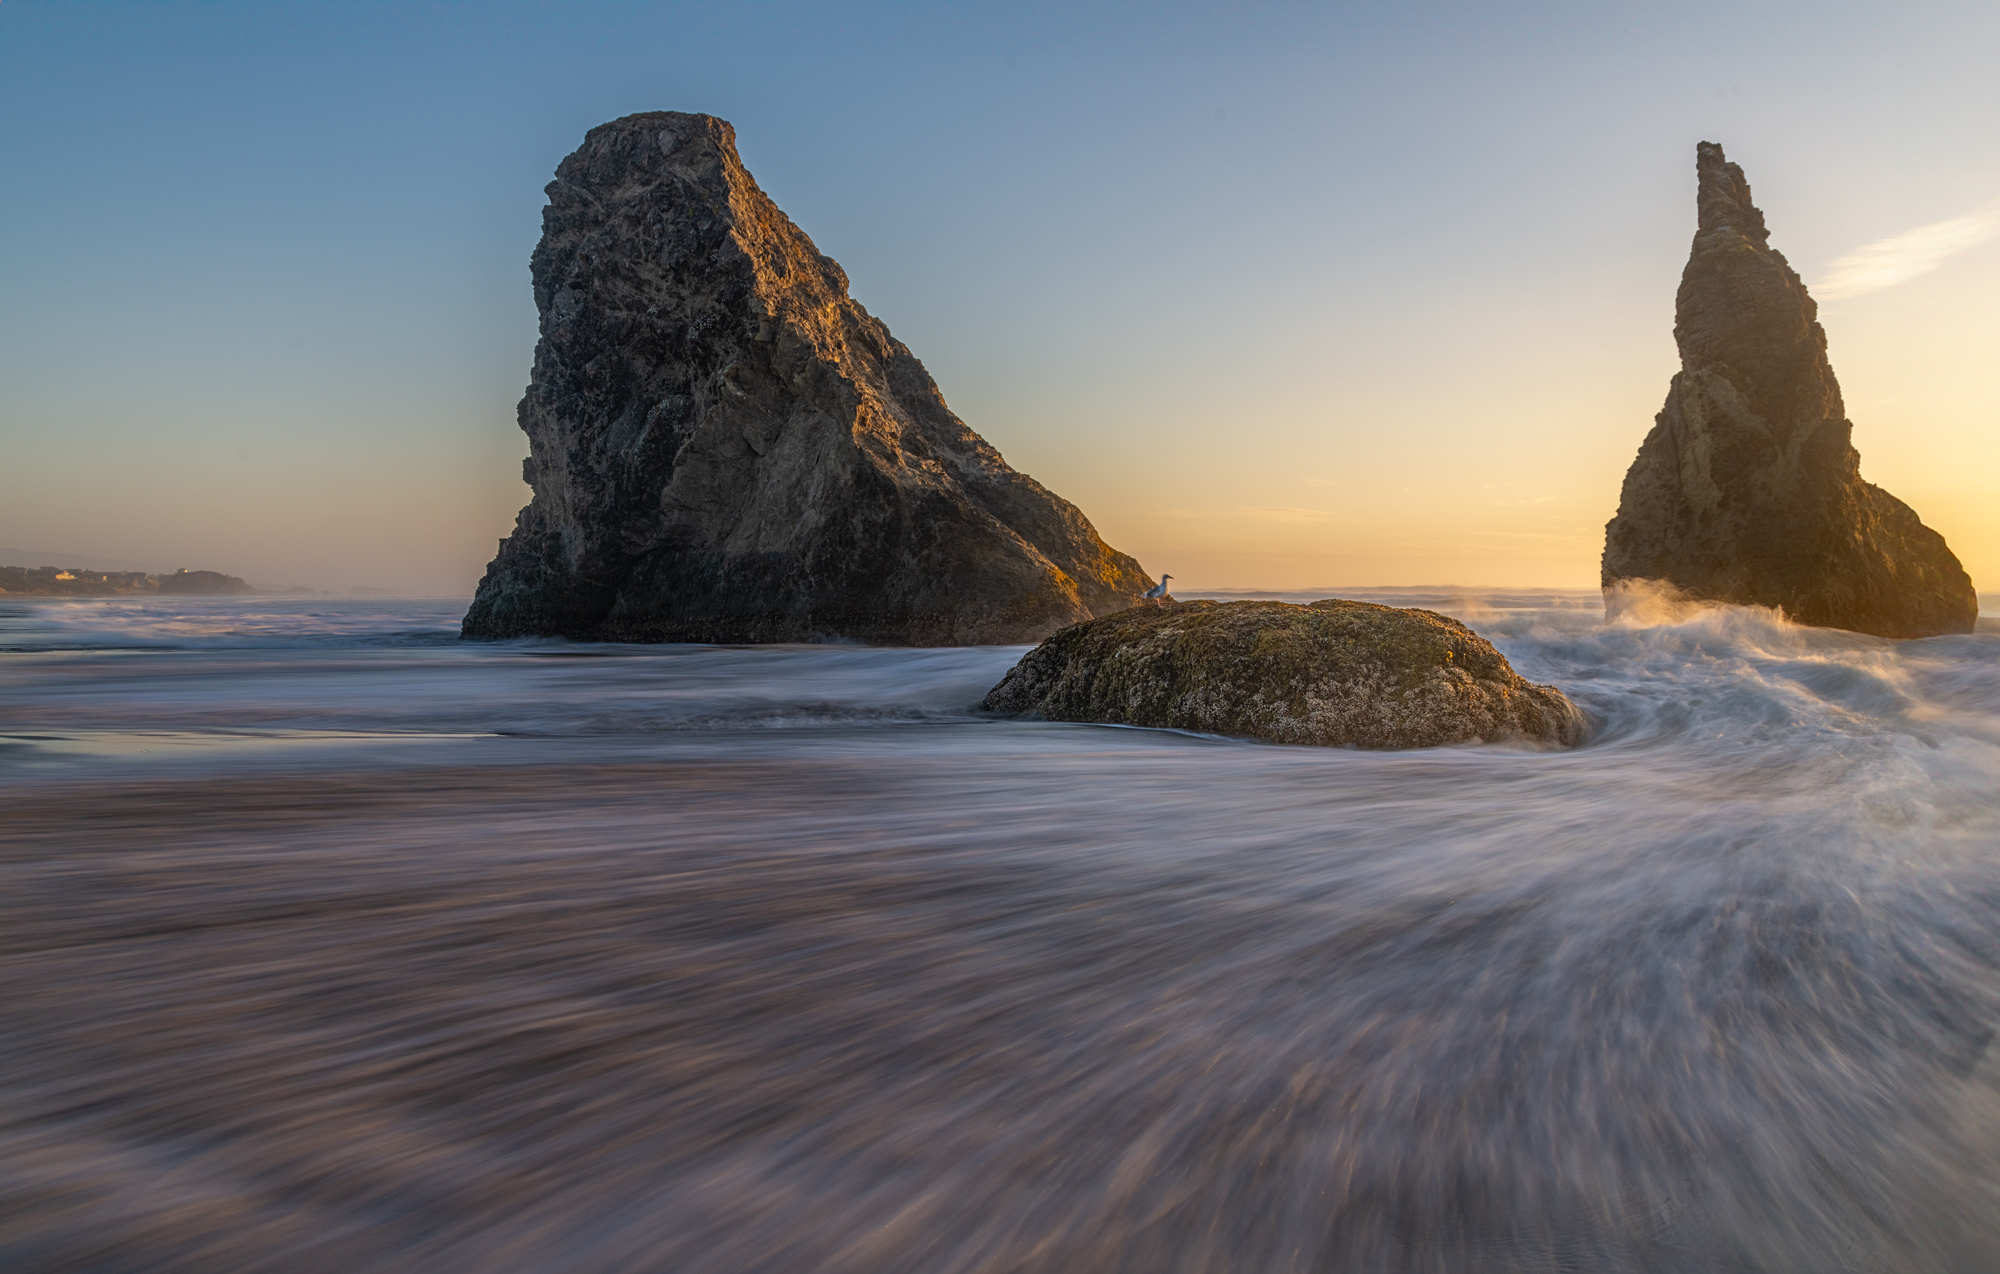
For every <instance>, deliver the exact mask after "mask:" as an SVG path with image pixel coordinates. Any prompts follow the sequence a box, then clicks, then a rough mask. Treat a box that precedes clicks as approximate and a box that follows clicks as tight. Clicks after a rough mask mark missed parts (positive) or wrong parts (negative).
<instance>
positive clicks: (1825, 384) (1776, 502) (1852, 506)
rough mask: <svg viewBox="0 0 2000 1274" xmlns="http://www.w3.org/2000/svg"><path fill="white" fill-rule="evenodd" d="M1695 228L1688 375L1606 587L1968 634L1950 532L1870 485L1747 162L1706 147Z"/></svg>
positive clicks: (1969, 598) (1656, 441)
mask: <svg viewBox="0 0 2000 1274" xmlns="http://www.w3.org/2000/svg"><path fill="white" fill-rule="evenodd" d="M1695 168H1696V173H1697V177H1698V182H1699V187H1698V190H1699V193H1698V195H1697V207H1698V210H1699V213H1700V228H1699V229H1698V230H1697V231H1696V232H1695V236H1694V249H1693V252H1692V253H1691V255H1690V256H1689V258H1688V263H1687V269H1686V270H1685V271H1683V272H1682V274H1681V286H1680V292H1679V294H1678V295H1677V297H1676V298H1675V306H1674V340H1675V342H1676V343H1677V344H1678V345H1679V346H1680V354H1681V370H1680V372H1679V373H1678V374H1677V375H1676V376H1675V377H1674V379H1673V383H1672V385H1671V386H1670V387H1669V388H1668V390H1667V403H1666V406H1665V408H1664V409H1662V410H1661V412H1660V414H1659V416H1658V417H1657V418H1656V419H1655V423H1654V425H1653V430H1652V432H1651V433H1649V434H1647V435H1646V440H1645V442H1644V443H1642V444H1641V445H1640V447H1639V455H1638V458H1637V459H1636V460H1634V461H1633V462H1632V467H1631V469H1630V470H1629V471H1628V472H1627V473H1626V475H1625V487H1624V491H1623V493H1622V494H1621V496H1620V499H1619V503H1618V514H1617V516H1616V517H1614V518H1612V520H1611V522H1610V523H1609V524H1608V525H1607V526H1606V527H1605V536H1604V567H1603V583H1604V586H1605V588H1606V590H1607V597H1609V598H1612V599H1614V600H1615V598H1616V596H1617V593H1618V590H1617V588H1616V586H1617V585H1618V584H1619V582H1620V581H1623V580H1661V581H1665V582H1666V583H1667V584H1670V585H1672V586H1673V587H1674V588H1675V589H1677V590H1678V591H1680V592H1681V593H1684V594H1687V595H1689V596H1692V597H1697V598H1705V599H1709V600H1713V601H1721V602H1734V603H1739V604H1743V605H1756V606H1771V607H1778V608H1781V609H1783V611H1784V612H1785V614H1786V615H1787V616H1789V617H1790V618H1791V619H1793V620H1795V621H1797V622H1799V623H1805V624H1814V625H1818V626H1821V627H1828V628H1846V629H1852V630H1854V631H1856V632H1864V633H1874V634H1876V635H1877V636H1882V637H1927V636H1932V635H1935V634H1939V633H1965V632H1971V631H1972V628H1973V624H1974V623H1975V621H1976V620H1977V618H1978V614H1979V602H1978V598H1977V597H1976V596H1975V594H1974V593H1973V589H1972V580H1971V579H1970V578H1969V577H1968V576H1967V575H1966V573H1965V569H1964V567H1962V566H1960V565H1959V561H1958V559H1957V558H1956V557H1955V556H1953V555H1952V552H1951V550H1950V548H1948V547H1946V545H1945V542H1944V537H1943V536H1941V535H1939V534H1938V533H1937V532H1936V531H1933V530H1931V529H1930V528H1929V527H1927V526H1925V525H1924V524H1923V522H1922V521H1920V520H1919V519H1918V517H1917V515H1916V513H1914V512H1913V511H1912V510H1911V509H1910V507H1909V506H1908V505H1906V504H1904V503H1903V502H1902V501H1900V500H1898V499H1896V498H1895V497H1894V496H1892V495H1890V494H1889V493H1888V492H1886V491H1884V490H1882V489H1881V488H1880V487H1877V486H1873V485H1871V484H1869V483H1867V482H1864V481H1862V479H1861V472H1860V467H1861V457H1860V454H1859V453H1858V452H1856V451H1855V449H1854V446H1853V444H1852V442H1851V441H1850V435H1851V434H1852V432H1853V425H1852V424H1851V423H1850V422H1849V421H1848V419H1847V415H1846V409H1845V407H1844V406H1843V405H1842V403H1841V398H1840V386H1839V384H1838V383H1836V382H1835V380H1834V377H1833V368H1832V367H1831V366H1830V365H1829V364H1828V363H1827V358H1826V333H1825V331H1824V330H1822V329H1821V327H1820V325H1819V323H1818V322H1817V321H1816V316H1817V314H1818V307H1817V306H1816V305H1815V304H1814V303H1813V299H1812V298H1811V297H1810V296H1808V295H1806V289H1805V285H1804V284H1803V283H1802V282H1800V280H1799V276H1798V275H1797V274H1796V273H1794V272H1793V270H1792V268H1791V266H1790V265H1788V264H1786V262H1785V258H1784V257H1783V256H1782V255H1780V254H1779V253H1778V252H1777V251H1776V250H1775V249H1773V248H1772V247H1770V245H1769V242H1768V241H1769V239H1770V232H1769V231H1768V230H1766V229H1765V226H1764V214H1763V213H1761V212H1760V211H1758V209H1757V207H1756V205H1755V204H1753V203H1751V201H1750V185H1749V183H1748V182H1747V181H1745V180H1744V178H1743V170H1742V169H1741V168H1739V167H1737V166H1736V165H1735V164H1732V163H1729V162H1727V161H1726V160H1725V159H1724V158H1723V154H1722V147H1720V146H1717V145H1714V144H1713V143H1710V142H1703V143H1701V144H1700V145H1699V146H1697V147H1696V148H1695Z"/></svg>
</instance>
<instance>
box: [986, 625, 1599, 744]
mask: <svg viewBox="0 0 2000 1274" xmlns="http://www.w3.org/2000/svg"><path fill="white" fill-rule="evenodd" d="M980 706H981V707H983V708H985V709H987V710H988V711H993V712H1010V713H1022V714H1026V715H1030V716H1035V717H1039V718H1042V719H1044V720H1049V721H1086V722H1102V723H1108V724H1114V725H1138V726H1154V727H1164V728H1168V729H1177V730H1198V731H1201V732H1203V733H1205V734H1227V735H1238V736H1242V737H1245V738H1252V739H1262V740H1265V741H1266V742H1270V743H1313V744H1321V745H1324V746H1343V745H1346V746H1354V747H1363V748H1425V747H1436V746H1438V745H1440V744H1446V743H1472V742H1479V741H1491V740H1497V739H1532V740H1541V741H1545V742H1550V743H1560V744H1575V743H1577V742H1580V741H1581V739H1582V737H1583V732H1584V720H1583V714H1582V713H1581V712H1579V711H1578V710H1577V708H1576V705H1575V704H1573V703H1571V702H1570V701H1569V699H1568V697H1567V696H1565V695H1564V694H1563V692H1562V691H1560V690H1557V689H1556V688H1555V687H1553V686H1538V685H1535V684H1533V683H1532V682H1529V681H1527V680H1526V679H1525V678H1523V677H1522V676H1521V675H1520V674H1518V673H1516V672H1515V671H1514V669H1513V668H1512V667H1511V666H1510V665H1509V664H1508V663H1507V659H1506V657H1505V656H1504V655H1502V654H1501V653H1500V652H1499V651H1497V650H1495V649H1494V648H1493V646H1492V644H1491V643H1489V642H1488V641H1486V640H1485V639H1484V638H1482V637H1480V636H1479V635H1478V634H1476V633H1474V632H1473V631H1472V630H1471V629H1469V628H1467V627H1466V626H1465V625H1464V624H1461V623H1459V622H1458V621H1457V620H1455V619H1449V618H1447V617H1445V616H1443V615H1439V614H1436V613H1434V612H1432V611H1427V610H1399V609H1397V608H1395V607H1391V606H1375V605H1371V604H1370V603H1367V602H1350V601H1341V600H1338V599H1332V598H1329V599H1327V600H1325V601H1318V602H1314V603H1312V604H1311V605H1309V606H1293V605H1290V604H1288V603H1285V602H1209V601H1195V602H1174V603H1172V604H1169V605H1165V606H1159V607H1153V606H1140V607H1135V608H1134V609H1132V610H1128V611H1124V612H1121V613H1119V614H1116V615H1112V616H1109V617H1107V618H1105V619H1099V620H1095V621H1092V622H1089V623H1083V624H1077V625H1075V626H1074V627H1071V628H1065V629H1064V630H1063V631H1061V632H1059V633H1057V634H1056V635H1055V636H1053V637H1051V638H1049V639H1048V640H1047V641H1045V642H1043V643H1042V644H1041V645H1040V646H1037V647H1036V648H1035V649H1034V650H1031V651H1029V652H1028V654H1027V657H1026V658H1024V659H1022V660H1021V662H1020V663H1018V664H1016V665H1015V666H1014V668H1013V670H1012V671H1010V672H1008V674H1007V676H1006V678H1005V679H1004V680H1003V681H1001V683H1000V684H999V685H997V686H995V687H994V688H993V689H992V691H991V692H990V693H988V694H987V696H986V699H985V702H984V703H982V704H981V705H980Z"/></svg>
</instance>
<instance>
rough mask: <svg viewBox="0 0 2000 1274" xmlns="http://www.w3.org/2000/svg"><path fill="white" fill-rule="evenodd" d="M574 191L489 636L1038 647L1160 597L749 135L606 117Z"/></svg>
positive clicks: (491, 587) (467, 629)
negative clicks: (791, 210)
mask: <svg viewBox="0 0 2000 1274" xmlns="http://www.w3.org/2000/svg"><path fill="white" fill-rule="evenodd" d="M548 195H549V206H548V208H547V209H546V210H545V211H544V212H543V214H542V241H541V244H540V246H538V247H537V248H536V249H535V255H534V259H533V262H532V272H533V275H534V285H535V304H536V305H537V306H538V307H539V309H540V311H541V341H540V343H539V344H538V345H537V346H536V347H535V366H534V375H533V379H532V380H531V381H530V383H529V385H528V392H527V396H526V397H525V398H523V399H522V401H521V408H520V424H521V428H522V430H523V431H525V432H526V433H527V435H528V444H529V458H528V460H527V462H526V465H525V467H524V471H523V477H524V478H525V479H526V481H527V482H528V484H529V486H531V487H532V488H533V489H534V498H533V500H532V501H531V502H530V503H529V504H528V506H527V507H526V508H524V509H522V510H521V514H520V517H519V519H518V520H517V522H516V524H515V528H514V534H513V535H511V536H509V537H508V538H507V539H505V540H502V541H501V543H500V552H499V555H498V556H496V557H495V558H494V559H493V563H492V565H491V566H489V567H488V568H487V571H486V577H485V578H484V579H483V580H481V581H480V584H479V592H478V595H477V596H476V597H475V598H474V600H473V603H472V607H471V609H470V610H469V611H467V613H466V616H465V622H464V626H463V629H462V632H463V635H464V636H466V637H513V636H524V635H558V634H559V635H563V636H568V637H574V638H582V639H589V640H609V641H716V642H769V641H808V640H817V639H826V638H844V639H848V640H859V641H867V642H878V643H888V644H897V645H963V644H973V643H986V642H994V643H1015V642H1031V641H1037V640H1039V639H1041V638H1043V637H1046V636H1047V635H1048V634H1050V633H1052V632H1054V631H1055V630H1057V629H1058V628H1062V627H1064V626H1065V625H1068V624H1073V623H1077V622H1079V621H1082V620H1087V619H1090V618H1092V617H1093V616H1096V615H1103V614H1108V613H1110V612H1112V611H1116V610H1122V609H1124V608H1125V607H1128V606H1130V605H1132V604H1133V603H1134V602H1136V601H1137V600H1138V598H1139V595H1140V593H1142V592H1143V591H1144V590H1145V589H1146V587H1147V585H1148V584H1149V583H1150V582H1151V581H1150V580H1148V579H1147V578H1146V576H1145V573H1144V572H1143V571H1142V570H1141V569H1140V567H1139V563H1137V562H1136V561H1134V560H1133V559H1132V558H1130V557H1127V556H1126V555H1125V554H1123V553H1119V552H1117V551H1115V550H1113V549H1112V548H1111V547H1109V546H1108V545H1106V544H1105V543H1104V541H1103V540H1101V539H1099V538H1098V535H1097V532H1096V530H1095V529H1093V528H1092V526H1091V525H1090V522H1089V520H1088V519H1086V518H1085V517H1084V516H1083V514H1082V513H1081V512H1079V511H1078V510H1077V508H1076V506H1074V505H1072V504H1070V503H1068V502H1067V501H1065V500H1062V499H1060V498H1058V497H1057V496H1056V495H1054V494H1053V493H1051V492H1050V491H1048V490H1047V489H1046V488H1044V487H1043V486H1042V485H1041V484H1040V483H1037V482H1036V481H1035V480H1034V479H1032V478H1030V477H1028V476H1027V475H1026V474H1022V473H1017V472H1015V471H1014V470H1013V469H1012V468H1010V467H1009V466H1008V465H1007V462H1006V461H1004V460H1002V459H1001V458H1000V453H999V452H997V451H995V450H994V449H993V448H992V447H991V446H989V445H988V444H987V443H986V442H985V441H984V440H983V439H981V438H980V437H979V435H977V434H975V433H973V432H972V430H970V429H968V428H966V426H965V424H964V422H962V421H960V420H959V418H958V417H957V416H955V415H953V414H952V412H951V410H950V409H949V408H948V407H946V406H945V402H944V397H943V395H942V394H940V393H939V392H938V387H937V384H936V383H935V382H934V381H932V380H931V378H930V375H929V374H928V373H927V372H925V370H924V366H923V364H922V363H920V362H918V361H917V359H916V357H915V356H914V355H912V354H911V353H910V351H909V350H908V349H907V348H906V347H905V346H904V345H903V344H902V343H901V342H900V341H898V340H896V339H895V338H894V337H893V336H891V335H890V334H889V329H888V328H886V327H884V326H883V325H882V323H881V322H880V321H878V320H877V319H875V318H873V317H871V316H870V315H869V314H868V312H867V311H866V310H864V309H862V308H861V306H860V305H859V304H858V303H857V302H855V301H854V300H853V299H852V298H850V297H849V296H848V295H847V276H846V275H845V274H844V273H842V271H841V269H840V266H839V265H837V264H835V262H834V261H833V259H832V258H830V257H826V256H822V255H821V254H820V253H819V251H818V250H817V249H816V248H815V247H814V246H813V243H812V240H810V239H808V238H807V237H806V236H805V234H804V233H803V232H802V231H801V230H799V228H798V227H797V226H795V225H793V224H792V222H791V220H790V219H789V218H787V217H786V216H785V214H784V213H783V212H781V211H779V209H778V207H777V205H775V204H774V203H772V202H771V200H770V199H769V198H768V197H767V196H766V195H765V194H764V192H763V191H762V190H760V189H758V187H757V183H756V182H755V181H754V180H753V179H752V178H751V176H750V174H749V172H748V171H746V170H745V169H744V167H743V163H742V161H741V160H740V159H739V158H737V154H736V134H735V130H733V129H732V128H731V127H730V126H729V125H728V124H727V123H725V122H724V121H722V120H719V119H715V118H713V117H711V116H707V115H685V114H681V113H679V112H673V111H661V112H655V113H651V114H645V115H630V116H627V117H626V118H624V119H621V120H616V121H614V122H612V123H609V124H605V125H603V126H602V127H599V128H594V129H592V130H591V131H590V133H589V135H588V136H587V137H585V138H584V142H583V145H582V146H581V147H580V148H578V150H577V151H576V153H575V154H573V155H571V156H570V157H569V158H567V159H565V160H564V161H563V162H562V165H561V166H560V167H559V168H557V170H556V179H555V181H554V182H552V183H550V185H549V187H548Z"/></svg>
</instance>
